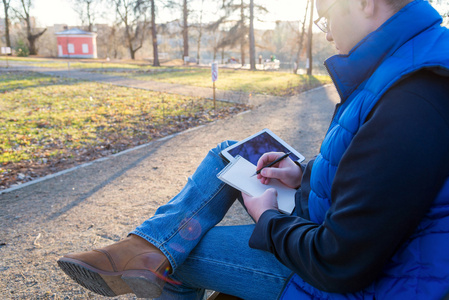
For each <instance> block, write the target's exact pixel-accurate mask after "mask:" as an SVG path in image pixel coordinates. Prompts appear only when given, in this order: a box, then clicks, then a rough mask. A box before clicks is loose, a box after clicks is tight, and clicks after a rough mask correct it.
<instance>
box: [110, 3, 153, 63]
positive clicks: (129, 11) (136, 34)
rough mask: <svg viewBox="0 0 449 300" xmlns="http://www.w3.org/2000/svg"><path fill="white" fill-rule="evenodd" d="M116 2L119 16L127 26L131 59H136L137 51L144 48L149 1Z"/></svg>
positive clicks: (126, 32)
mask: <svg viewBox="0 0 449 300" xmlns="http://www.w3.org/2000/svg"><path fill="white" fill-rule="evenodd" d="M114 4H115V11H116V13H117V16H118V17H119V19H120V22H121V23H123V25H124V26H125V37H126V43H127V46H128V49H129V54H130V56H131V59H136V52H137V51H138V50H139V49H141V48H142V45H143V41H144V39H145V34H146V32H145V30H146V28H147V27H148V22H147V18H146V11H147V8H148V7H147V3H146V2H145V1H139V0H114Z"/></svg>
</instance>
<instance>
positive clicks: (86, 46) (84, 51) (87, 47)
mask: <svg viewBox="0 0 449 300" xmlns="http://www.w3.org/2000/svg"><path fill="white" fill-rule="evenodd" d="M83 53H89V45H88V44H83Z"/></svg>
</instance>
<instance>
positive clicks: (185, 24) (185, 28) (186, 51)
mask: <svg viewBox="0 0 449 300" xmlns="http://www.w3.org/2000/svg"><path fill="white" fill-rule="evenodd" d="M188 16H189V11H188V9H187V0H184V2H183V8H182V18H183V24H182V27H183V28H182V38H183V41H184V57H186V56H189V24H188V22H187V19H188ZM184 57H183V59H184Z"/></svg>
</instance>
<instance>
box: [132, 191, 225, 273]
mask: <svg viewBox="0 0 449 300" xmlns="http://www.w3.org/2000/svg"><path fill="white" fill-rule="evenodd" d="M225 185H226V184H224V183H222V184H220V185H219V187H218V188H217V190H216V191H215V192H214V193H213V194H212V196H211V197H210V198H209V201H207V202H205V203H204V204H203V205H202V206H200V207H199V208H198V209H197V210H194V211H193V212H192V215H191V216H190V217H189V218H188V220H187V221H186V222H185V223H184V224H183V226H180V227H178V229H176V230H175V231H174V232H173V233H172V234H171V235H170V236H169V237H168V238H166V239H164V241H163V242H162V243H160V242H159V241H156V240H155V239H153V238H152V237H150V236H148V235H146V234H144V233H141V232H140V231H138V232H139V234H141V235H144V236H145V237H146V239H147V240H149V241H150V240H151V241H152V244H154V245H155V246H156V247H158V248H159V249H160V250H161V251H162V249H164V250H165V251H162V252H163V253H164V254H165V255H166V256H167V258H168V260H169V261H170V263H171V265H172V268H173V270H174V269H176V268H177V267H178V264H177V263H176V261H175V259H174V257H173V256H172V255H171V253H170V251H168V250H167V248H166V247H165V244H167V243H168V242H169V241H170V240H171V239H172V238H173V237H174V236H175V235H176V234H178V233H179V231H181V230H182V229H183V228H185V227H186V226H187V224H188V223H189V222H190V221H191V220H192V219H193V218H194V217H195V216H196V215H198V213H199V212H200V211H201V210H202V209H204V208H205V207H206V206H207V205H209V204H210V203H211V201H212V200H213V199H214V198H215V197H216V196H217V194H218V193H219V192H220V191H221V190H222V189H223V188H224V187H225Z"/></svg>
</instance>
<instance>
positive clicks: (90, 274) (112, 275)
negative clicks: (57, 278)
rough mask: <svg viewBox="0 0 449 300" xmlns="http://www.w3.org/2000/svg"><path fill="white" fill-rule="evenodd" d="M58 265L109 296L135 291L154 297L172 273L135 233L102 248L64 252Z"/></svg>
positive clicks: (144, 296) (80, 280)
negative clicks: (65, 253)
mask: <svg viewBox="0 0 449 300" xmlns="http://www.w3.org/2000/svg"><path fill="white" fill-rule="evenodd" d="M58 265H59V267H60V268H61V269H62V270H63V271H64V272H65V273H66V274H67V275H69V276H70V277H71V278H72V279H73V280H75V281H76V282H77V283H78V284H80V285H82V286H83V287H85V288H87V289H89V290H91V291H92V292H95V293H97V294H100V295H103V296H109V297H114V296H118V295H122V294H128V293H134V294H135V295H136V296H137V297H138V298H157V297H159V296H160V295H161V293H162V288H163V286H164V284H165V281H166V277H167V275H168V274H170V273H171V267H170V263H169V262H168V260H167V258H166V257H165V255H164V254H163V253H162V252H161V251H160V250H159V249H157V248H156V247H155V246H153V245H152V244H151V243H149V242H147V241H146V240H144V239H142V238H141V237H138V236H136V235H130V236H129V237H127V238H126V239H124V240H122V241H120V242H117V243H115V244H112V245H109V246H107V247H104V248H101V249H96V250H93V251H88V252H82V253H70V254H67V255H64V256H63V257H61V258H60V259H59V260H58Z"/></svg>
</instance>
